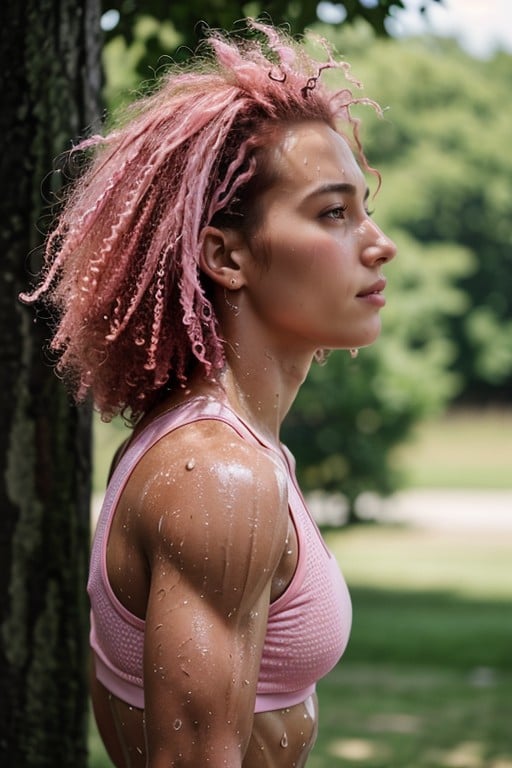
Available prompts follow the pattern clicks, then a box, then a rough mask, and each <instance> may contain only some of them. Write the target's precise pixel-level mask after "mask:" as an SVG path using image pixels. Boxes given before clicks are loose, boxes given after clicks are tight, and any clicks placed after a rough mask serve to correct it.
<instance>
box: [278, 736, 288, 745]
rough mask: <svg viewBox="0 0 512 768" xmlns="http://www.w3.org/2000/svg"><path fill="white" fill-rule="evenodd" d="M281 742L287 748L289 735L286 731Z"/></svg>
mask: <svg viewBox="0 0 512 768" xmlns="http://www.w3.org/2000/svg"><path fill="white" fill-rule="evenodd" d="M279 744H280V745H281V746H282V747H283V749H286V747H287V746H288V735H287V734H286V733H283V736H282V738H281V741H280V742H279Z"/></svg>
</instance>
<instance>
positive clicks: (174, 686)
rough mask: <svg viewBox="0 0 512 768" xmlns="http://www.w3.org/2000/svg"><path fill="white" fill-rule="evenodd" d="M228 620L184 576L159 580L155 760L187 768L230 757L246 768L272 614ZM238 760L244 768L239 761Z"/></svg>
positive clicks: (151, 734)
mask: <svg viewBox="0 0 512 768" xmlns="http://www.w3.org/2000/svg"><path fill="white" fill-rule="evenodd" d="M268 602H269V597H268V589H265V590H263V591H262V593H261V595H260V597H259V599H258V600H257V601H256V602H255V604H254V606H253V609H252V610H250V611H248V612H244V611H240V612H237V615H235V614H233V615H231V616H227V615H226V616H223V615H222V613H221V612H219V610H218V607H217V606H214V605H212V604H211V601H209V600H206V599H205V598H204V596H203V595H202V594H201V593H200V592H198V591H197V590H196V589H195V588H194V586H193V585H190V583H189V582H188V581H187V580H186V579H185V578H184V579H183V580H182V581H180V580H179V578H178V576H177V575H176V578H172V579H171V580H170V581H169V580H167V579H166V578H165V577H164V578H156V580H155V583H154V585H153V586H152V589H151V594H150V600H149V604H148V612H147V616H146V638H145V651H144V695H145V718H146V734H147V741H148V754H149V757H150V761H149V764H150V765H152V763H151V757H152V756H153V755H159V754H160V755H162V756H163V755H165V758H166V759H167V760H168V761H172V760H173V759H177V758H178V756H179V755H180V754H181V755H182V758H181V759H182V760H183V761H184V762H183V765H188V764H190V765H198V764H202V763H203V762H205V760H206V758H209V759H210V760H209V761H210V764H211V765H215V762H214V760H213V757H214V756H217V758H218V757H219V756H220V755H222V756H223V759H226V760H227V762H226V763H225V764H227V765H237V764H239V763H241V760H242V757H243V754H244V751H245V748H246V746H247V743H248V740H249V738H250V733H251V728H252V718H253V712H254V698H255V692H256V684H257V678H258V671H259V665H260V657H261V650H262V646H263V641H264V634H265V627H266V618H267V610H268ZM237 761H238V762H237Z"/></svg>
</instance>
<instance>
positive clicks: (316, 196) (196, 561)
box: [91, 122, 395, 768]
mask: <svg viewBox="0 0 512 768" xmlns="http://www.w3.org/2000/svg"><path fill="white" fill-rule="evenodd" d="M270 151H271V153H272V158H273V162H274V164H275V170H276V176H277V180H276V182H275V184H274V185H273V186H272V187H271V188H270V189H269V190H267V191H266V192H265V193H263V195H262V199H261V201H260V205H261V207H262V210H263V211H264V212H265V213H264V216H263V221H262V223H261V227H260V229H259V230H258V233H257V234H256V235H254V236H253V237H252V238H251V239H250V240H249V241H248V240H246V239H244V238H243V236H241V235H240V233H237V232H233V231H229V230H228V231H223V230H220V229H218V228H215V227H206V228H205V232H204V239H203V246H202V251H201V254H200V266H201V269H202V271H203V272H204V273H205V274H206V275H207V276H208V278H209V280H210V281H211V284H212V290H213V294H214V296H213V303H214V308H215V312H216V317H217V319H218V322H219V327H220V329H221V331H222V336H223V338H224V339H225V341H226V344H225V350H226V367H225V369H224V371H223V372H222V374H221V376H220V377H219V382H218V383H217V384H215V383H210V384H207V383H206V382H205V381H204V380H203V379H202V378H200V377H199V376H197V377H195V378H193V379H192V380H191V382H190V383H189V389H188V390H187V391H183V392H181V393H178V394H175V395H173V396H172V397H170V398H169V400H168V401H166V402H164V403H162V405H161V407H160V409H159V410H160V412H161V411H162V410H165V409H167V408H170V407H172V406H173V405H175V404H176V403H177V402H179V401H180V399H181V400H183V399H185V398H187V397H192V396H197V395H204V394H206V395H208V394H212V393H213V394H215V392H216V393H217V394H218V393H219V391H220V390H221V391H222V397H223V398H225V399H226V400H227V402H228V403H229V405H230V407H231V408H232V410H233V411H235V412H236V413H238V414H240V415H241V416H243V417H244V419H245V420H246V422H247V423H249V424H251V425H252V426H253V427H254V428H255V429H256V430H257V431H258V432H259V433H260V434H261V435H265V437H266V438H267V439H268V441H270V443H271V444H272V445H275V446H276V448H277V446H278V445H279V430H280V426H281V424H282V421H283V419H284V417H285V415H286V413H287V412H288V410H289V408H290V406H291V404H292V402H293V400H294V398H295V396H296V394H297V391H298V388H299V387H300V384H301V383H302V381H303V380H304V378H305V377H306V375H307V372H308V370H309V367H310V365H311V362H312V360H313V358H314V355H315V353H316V351H317V350H318V349H322V348H340V349H350V348H352V347H360V346H364V345H367V344H370V343H372V342H373V341H374V340H375V339H376V338H377V336H378V335H379V332H380V318H379V310H380V309H381V307H382V306H383V304H384V298H383V295H382V292H383V290H384V287H385V280H384V278H383V276H382V267H383V265H384V264H385V263H386V262H388V261H389V260H390V259H392V258H393V256H394V253H395V247H394V245H393V243H392V242H391V241H390V240H388V239H387V238H386V237H385V236H384V235H383V234H382V232H381V231H380V229H379V228H378V227H377V225H376V224H375V223H374V222H373V221H372V220H371V219H370V218H369V216H368V213H367V211H366V205H365V200H366V195H367V191H366V184H365V182H364V178H363V175H362V173H361V171H360V169H359V168H358V166H357V164H356V162H355V161H354V158H353V156H352V154H351V152H350V149H349V147H348V145H347V143H346V141H345V140H344V139H343V138H342V137H341V136H339V135H338V134H336V133H335V132H334V131H333V130H332V129H331V128H329V127H328V126H327V125H325V124H323V123H316V122H314V123H300V124H298V125H296V126H292V127H290V128H289V129H287V130H286V132H285V133H284V134H283V136H282V137H281V139H280V140H279V141H278V142H277V143H276V146H275V147H274V149H273V150H270ZM262 253H264V254H265V256H266V257H267V258H266V259H264V261H265V266H262ZM228 292H229V295H228ZM226 297H227V298H226ZM227 299H229V300H227ZM219 387H220V390H219ZM156 415H158V413H153V414H150V415H149V416H148V417H147V418H146V420H145V423H148V421H151V419H152V418H154V417H155V416H156ZM141 426H144V424H143V425H141ZM296 564H297V540H296V535H295V531H294V528H293V526H292V525H291V523H290V520H289V511H288V500H287V492H286V481H285V477H284V472H283V468H282V467H281V466H280V465H279V463H278V462H277V461H276V459H275V458H274V457H273V456H272V455H271V454H270V452H269V451H268V450H266V449H265V448H263V447H259V446H254V445H249V444H248V443H247V442H244V441H243V440H242V439H241V438H239V437H238V436H237V435H235V434H234V433H233V430H231V429H230V428H229V427H228V426H227V425H225V424H221V423H213V422H210V421H203V422H199V423H196V424H189V425H187V426H185V427H182V428H180V429H178V430H177V431H176V433H173V434H172V435H170V436H169V438H168V439H167V438H166V439H163V440H162V441H160V443H157V445H155V446H153V448H151V449H150V450H149V451H148V453H147V454H146V455H145V456H144V457H143V458H142V460H141V461H140V463H139V464H138V465H137V467H136V469H135V471H134V472H133V474H132V475H131V477H130V480H129V481H128V484H127V485H126V487H125V489H124V491H123V493H122V496H121V498H120V502H119V504H118V507H117V509H116V513H115V517H114V522H113V525H112V529H111V533H110V537H109V541H108V549H107V570H108V578H109V581H110V584H111V586H112V589H113V591H114V593H115V594H116V596H117V598H118V600H119V601H120V602H121V603H122V604H123V605H124V606H125V607H126V608H127V609H128V610H129V611H130V612H132V613H133V614H135V615H136V616H138V617H140V618H143V619H145V621H146V636H145V643H144V647H145V651H144V683H145V690H144V693H145V707H146V709H145V712H144V713H143V712H142V711H141V710H137V709H134V708H133V707H129V706H128V705H127V704H126V703H124V702H122V701H120V700H119V699H116V698H115V697H114V696H112V695H111V694H109V692H108V691H107V690H106V689H105V688H104V687H103V686H102V685H101V684H100V683H99V682H98V681H97V680H96V679H95V676H94V674H92V675H91V678H92V679H91V690H92V699H93V705H94V710H95V714H96V718H97V722H98V726H99V729H100V732H101V735H102V737H103V740H104V742H105V745H106V746H107V749H108V751H109V753H110V756H111V758H112V760H113V762H114V764H115V765H116V766H117V767H118V768H164V767H165V768H170V766H176V767H178V766H179V767H180V768H191V767H192V766H193V767H194V768H197V767H198V766H211V767H212V768H220V767H221V766H222V767H223V768H226V766H227V767H228V768H239V767H240V766H243V768H293V767H294V766H295V768H300V767H301V766H304V765H305V764H306V760H307V757H308V755H309V752H310V750H311V748H312V746H313V744H314V741H315V737H316V732H317V702H316V698H315V697H314V696H312V697H310V698H309V699H307V700H306V701H304V702H301V703H300V704H297V705H296V706H294V707H291V708H290V709H286V710H278V711H273V712H264V713H261V714H256V715H255V714H254V701H255V694H256V683H257V679H258V671H259V664H260V658H261V652H262V648H263V642H264V637H265V631H266V621H267V615H268V607H269V604H270V603H271V602H272V601H273V600H275V599H276V598H277V597H278V596H279V595H280V594H282V593H283V592H284V590H285V589H286V586H287V585H288V584H289V583H290V581H291V579H292V577H293V574H294V570H295V567H296ZM326 620H327V621H328V617H326Z"/></svg>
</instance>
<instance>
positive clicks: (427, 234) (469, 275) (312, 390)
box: [285, 27, 512, 500]
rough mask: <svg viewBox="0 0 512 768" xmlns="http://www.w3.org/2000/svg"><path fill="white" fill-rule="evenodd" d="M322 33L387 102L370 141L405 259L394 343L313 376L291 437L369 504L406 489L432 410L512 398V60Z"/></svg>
mask: <svg viewBox="0 0 512 768" xmlns="http://www.w3.org/2000/svg"><path fill="white" fill-rule="evenodd" d="M322 32H323V34H325V35H328V36H330V37H331V39H332V40H333V42H334V43H335V44H336V46H337V48H338V50H342V51H343V53H344V55H346V57H347V58H348V60H349V61H350V62H351V63H352V66H353V71H354V73H355V74H356V75H357V76H358V77H360V78H361V79H362V80H363V82H364V83H365V93H367V94H368V95H370V96H373V97H375V98H377V99H378V100H379V101H380V103H381V104H382V105H383V106H385V107H386V108H387V109H386V112H385V118H384V120H377V119H373V118H372V116H371V115H370V114H368V112H366V114H365V115H364V143H365V148H366V150H367V153H368V155H369V158H370V160H371V162H372V163H373V164H374V165H376V166H377V167H378V168H379V170H380V171H381V172H382V174H383V179H384V185H383V189H382V191H381V192H380V194H379V195H378V197H377V199H376V201H375V205H376V214H375V215H376V217H377V219H378V221H379V223H380V224H381V225H382V227H383V228H384V230H385V231H386V232H388V233H389V234H390V235H391V236H393V237H394V239H395V240H396V241H397V243H398V246H399V249H398V251H399V254H398V258H397V259H396V261H395V262H393V263H392V264H391V265H389V267H388V269H387V273H388V274H389V278H390V280H389V286H388V290H387V291H386V293H387V296H388V306H387V307H386V309H385V310H384V312H383V318H384V330H383V334H382V337H381V339H380V340H379V341H378V342H377V343H376V345H375V346H374V347H373V348H371V349H368V350H362V351H361V354H360V356H359V358H358V360H357V361H356V362H355V363H353V362H351V361H350V360H349V358H348V356H347V355H345V357H344V358H342V360H338V359H337V358H334V357H333V359H332V360H330V361H329V362H328V364H327V366H326V367H325V368H323V369H320V370H313V371H312V374H311V377H310V379H309V380H308V381H306V383H305V385H304V388H303V391H302V392H301V393H300V394H299V398H298V401H297V403H296V407H295V408H294V411H293V412H292V413H291V414H290V418H289V423H288V425H287V430H286V431H285V437H286V439H287V440H288V442H289V443H290V444H291V445H292V447H293V449H294V451H295V453H296V455H297V458H298V464H299V467H300V469H301V473H302V479H303V482H304V483H305V485H306V487H309V488H315V487H324V488H330V489H332V490H340V489H342V490H343V491H344V492H345V493H347V495H348V496H349V498H350V499H351V500H355V499H356V498H357V496H358V494H359V493H360V491H361V489H362V488H364V489H366V490H369V489H373V490H376V491H379V492H388V491H390V490H393V488H394V487H395V484H396V483H397V482H399V477H398V476H397V474H396V471H395V468H394V466H393V463H392V450H391V449H392V448H393V446H394V445H396V444H398V443H399V442H402V441H403V440H404V439H406V438H407V436H408V434H409V433H410V431H411V428H412V427H413V426H414V424H415V422H416V421H417V420H418V419H419V418H421V417H424V416H425V415H426V414H428V413H432V412H433V411H435V410H436V409H437V410H439V409H440V408H441V407H443V405H445V404H446V403H448V402H450V401H453V400H454V399H460V398H462V397H463V398H465V399H470V400H472V401H473V402H482V401H484V400H490V399H492V398H497V397H500V396H501V397H506V398H508V400H510V391H511V390H510V385H511V384H512V319H511V317H512V311H511V310H512V298H511V297H512V269H511V267H512V263H511V262H512V251H511V248H510V244H511V242H512V217H511V216H510V202H509V201H510V198H511V196H512V189H511V187H512V182H511V179H512V158H511V155H510V152H509V151H508V143H509V133H510V129H509V125H508V113H507V110H506V108H505V106H504V105H506V104H507V103H508V96H507V93H508V90H509V83H510V77H511V75H512V58H511V57H510V56H506V55H504V54H501V55H497V56H496V57H495V58H494V59H493V60H491V61H477V60H474V59H472V58H471V57H469V56H468V55H467V54H464V53H462V52H461V51H460V50H459V49H458V48H457V47H456V46H455V45H454V44H453V43H450V42H447V41H439V40H428V39H427V40H411V41H390V40H376V39H375V38H374V35H373V34H372V32H371V30H369V29H368V28H367V27H360V28H359V29H355V30H354V29H353V30H350V29H347V28H344V29H343V30H340V31H339V32H335V31H333V30H332V29H328V28H326V27H324V28H323V29H322ZM368 50H371V56H368ZM311 428H312V429H311ZM306 434H307V435H309V437H306Z"/></svg>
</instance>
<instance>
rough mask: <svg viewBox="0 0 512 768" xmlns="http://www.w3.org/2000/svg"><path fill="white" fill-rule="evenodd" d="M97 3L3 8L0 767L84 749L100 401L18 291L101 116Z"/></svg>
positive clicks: (58, 762) (81, 762)
mask: <svg viewBox="0 0 512 768" xmlns="http://www.w3.org/2000/svg"><path fill="white" fill-rule="evenodd" d="M99 19H100V4H99V0H26V1H25V2H20V1H19V0H3V1H2V3H1V7H0V77H1V79H2V109H1V110H0V135H1V136H2V152H1V160H0V162H1V176H0V178H1V183H2V195H1V197H0V259H1V271H0V377H1V378H0V382H1V386H0V435H1V438H2V439H1V441H0V470H1V481H0V509H1V514H2V523H1V525H0V680H1V694H0V764H1V765H2V766H3V768H11V767H12V768H24V767H25V766H27V767H28V766H52V768H55V767H56V766H73V768H80V766H85V765H86V763H87V759H86V719H87V695H86V677H85V668H86V653H87V650H86V649H87V625H88V612H87V602H86V595H85V582H86V572H87V561H88V550H89V501H90V442H91V440H90V437H91V427H90V422H91V420H90V408H80V409H77V408H75V407H74V406H73V405H72V404H71V403H70V401H69V398H68V396H67V393H66V391H65V389H64V387H63V386H62V383H61V382H60V381H59V380H58V379H57V377H56V376H55V374H54V372H53V370H52V366H51V361H50V360H49V357H48V355H47V354H46V353H45V351H44V349H43V347H44V343H45V341H46V340H47V339H48V336H49V330H48V322H47V320H48V319H47V318H45V316H44V313H41V312H40V313H39V315H38V316H37V321H35V320H34V318H35V313H34V310H33V309H32V308H27V307H24V306H22V305H21V304H20V303H19V301H18V299H17V296H18V294H19V292H20V291H21V290H26V289H27V287H28V286H29V283H30V278H29V275H30V274H31V273H33V272H37V271H38V268H39V257H40V253H39V251H38V249H39V248H40V245H41V242H42V239H43V235H44V231H45V229H46V227H47V225H48V219H49V214H50V207H49V202H50V203H51V202H53V201H54V198H55V195H56V193H57V192H58V189H59V187H60V185H61V181H60V175H61V174H58V173H57V174H56V173H53V172H52V167H53V163H54V160H55V158H57V157H58V156H59V155H61V153H62V152H63V151H65V150H67V149H69V147H70V146H71V144H70V141H71V139H72V138H76V137H77V136H78V135H79V134H80V133H81V132H83V131H84V130H85V128H86V127H87V126H89V125H90V124H91V123H93V122H94V121H95V120H96V119H97V117H98V114H99V108H98V105H99V91H100V63H99V61H100V56H99V51H100V44H101V41H100V27H99Z"/></svg>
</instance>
